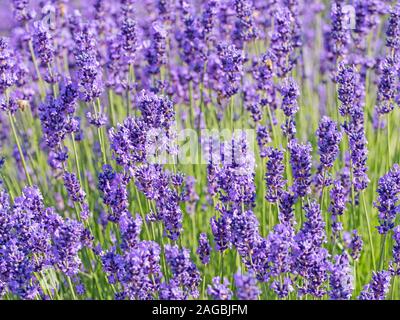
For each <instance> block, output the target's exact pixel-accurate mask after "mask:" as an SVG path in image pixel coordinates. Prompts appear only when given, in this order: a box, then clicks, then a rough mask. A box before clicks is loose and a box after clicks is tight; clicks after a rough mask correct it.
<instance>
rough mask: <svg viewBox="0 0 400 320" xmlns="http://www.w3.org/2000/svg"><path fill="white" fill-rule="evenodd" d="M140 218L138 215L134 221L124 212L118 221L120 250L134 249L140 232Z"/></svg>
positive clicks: (141, 222)
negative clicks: (120, 241)
mask: <svg viewBox="0 0 400 320" xmlns="http://www.w3.org/2000/svg"><path fill="white" fill-rule="evenodd" d="M142 224H143V221H142V218H141V217H140V215H139V214H137V215H136V218H135V219H134V218H133V217H132V216H131V215H130V213H129V212H124V213H123V214H122V215H121V217H120V219H119V228H120V230H121V238H122V243H121V249H123V250H129V249H130V248H134V247H136V245H137V244H138V243H139V241H140V239H139V236H140V232H141V231H142Z"/></svg>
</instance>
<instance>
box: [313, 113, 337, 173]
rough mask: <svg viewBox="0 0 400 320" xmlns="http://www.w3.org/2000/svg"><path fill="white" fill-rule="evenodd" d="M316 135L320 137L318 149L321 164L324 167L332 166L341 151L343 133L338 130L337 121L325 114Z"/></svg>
mask: <svg viewBox="0 0 400 320" xmlns="http://www.w3.org/2000/svg"><path fill="white" fill-rule="evenodd" d="M316 135H317V137H318V151H319V155H320V161H321V165H322V166H323V168H324V169H329V168H332V166H333V162H334V161H335V160H336V158H337V156H338V153H339V143H340V140H341V139H342V134H341V132H340V131H339V130H338V128H337V125H336V123H335V121H333V120H331V119H330V118H329V117H326V116H324V117H323V118H322V119H321V121H320V123H319V126H318V129H317V132H316Z"/></svg>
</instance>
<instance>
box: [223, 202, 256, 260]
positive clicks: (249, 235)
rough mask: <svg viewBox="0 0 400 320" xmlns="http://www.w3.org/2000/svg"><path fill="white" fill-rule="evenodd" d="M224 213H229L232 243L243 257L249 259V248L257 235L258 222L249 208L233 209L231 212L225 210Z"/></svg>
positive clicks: (250, 252) (250, 253)
mask: <svg viewBox="0 0 400 320" xmlns="http://www.w3.org/2000/svg"><path fill="white" fill-rule="evenodd" d="M225 214H227V215H229V216H230V219H231V224H230V228H231V242H232V244H233V245H234V246H235V247H236V249H237V250H238V252H239V254H240V256H241V257H242V258H243V259H249V260H251V255H252V251H251V249H252V247H253V246H254V243H255V242H257V239H258V237H259V233H258V226H259V222H258V219H257V217H256V216H255V214H254V213H253V211H251V210H247V211H245V212H241V211H239V210H233V212H227V213H225ZM250 262H251V261H250Z"/></svg>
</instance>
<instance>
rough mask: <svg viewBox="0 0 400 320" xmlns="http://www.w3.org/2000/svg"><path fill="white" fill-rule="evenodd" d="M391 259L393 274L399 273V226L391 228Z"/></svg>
mask: <svg viewBox="0 0 400 320" xmlns="http://www.w3.org/2000/svg"><path fill="white" fill-rule="evenodd" d="M393 242H394V243H393V249H392V253H393V260H392V268H393V273H394V275H399V274H400V226H397V227H395V228H394V229H393Z"/></svg>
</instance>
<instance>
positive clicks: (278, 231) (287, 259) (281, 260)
mask: <svg viewBox="0 0 400 320" xmlns="http://www.w3.org/2000/svg"><path fill="white" fill-rule="evenodd" d="M293 241H294V229H293V228H292V226H291V225H287V224H283V223H280V224H277V225H276V226H275V227H274V229H273V231H272V232H270V233H269V234H268V238H267V250H268V251H267V252H268V253H267V255H268V262H269V270H268V273H269V275H270V276H271V277H279V276H280V275H281V274H286V273H288V272H291V271H292V266H293V258H292V247H293Z"/></svg>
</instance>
